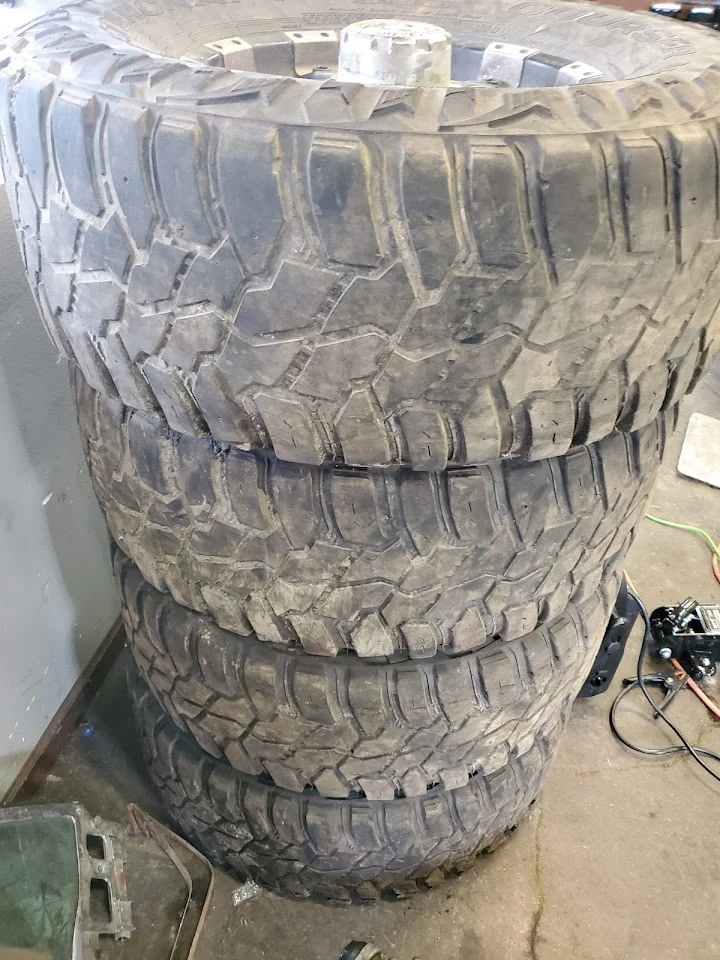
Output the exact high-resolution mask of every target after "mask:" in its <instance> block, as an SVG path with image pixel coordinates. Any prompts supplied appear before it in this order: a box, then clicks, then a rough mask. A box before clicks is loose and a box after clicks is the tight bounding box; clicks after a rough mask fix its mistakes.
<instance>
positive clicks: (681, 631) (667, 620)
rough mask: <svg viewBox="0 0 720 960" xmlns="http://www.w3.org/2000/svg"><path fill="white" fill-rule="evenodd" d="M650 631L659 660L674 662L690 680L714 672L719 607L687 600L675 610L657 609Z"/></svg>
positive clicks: (719, 647) (719, 653)
mask: <svg viewBox="0 0 720 960" xmlns="http://www.w3.org/2000/svg"><path fill="white" fill-rule="evenodd" d="M650 630H651V632H652V636H653V640H654V641H655V650H656V653H657V655H658V656H659V657H660V659H661V660H671V659H674V660H677V661H678V663H679V664H680V666H681V667H682V668H683V670H685V671H686V672H687V673H688V675H689V676H691V677H692V678H693V680H704V679H705V678H706V677H712V676H713V675H714V674H715V672H716V666H715V664H716V662H717V661H718V660H720V604H717V603H712V604H700V603H698V602H697V601H696V600H692V599H691V598H690V597H688V598H687V600H683V602H682V603H680V604H678V605H677V606H676V607H658V608H657V610H654V611H653V612H652V614H651V615H650Z"/></svg>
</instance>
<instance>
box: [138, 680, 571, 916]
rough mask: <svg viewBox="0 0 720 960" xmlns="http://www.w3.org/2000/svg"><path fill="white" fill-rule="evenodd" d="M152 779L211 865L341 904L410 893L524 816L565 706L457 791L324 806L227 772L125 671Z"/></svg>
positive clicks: (495, 840) (489, 845)
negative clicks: (500, 761) (494, 766)
mask: <svg viewBox="0 0 720 960" xmlns="http://www.w3.org/2000/svg"><path fill="white" fill-rule="evenodd" d="M130 692H131V696H132V698H133V701H134V707H135V715H136V717H137V721H138V728H139V732H140V736H141V738H142V742H143V748H144V753H145V756H146V759H147V760H148V764H149V767H150V774H151V776H152V779H153V781H154V783H155V785H156V786H157V788H158V790H159V791H160V794H161V795H162V797H163V799H164V801H165V804H166V806H167V809H168V811H169V813H170V816H171V817H172V818H173V819H174V820H175V822H176V823H177V825H178V826H179V827H180V829H181V831H182V832H183V833H184V834H185V835H186V836H187V838H188V839H189V840H190V842H191V843H192V844H193V845H194V846H196V847H198V849H200V850H202V851H203V852H204V853H206V854H207V855H208V856H209V857H210V859H211V860H213V861H214V862H215V863H216V864H217V865H218V866H220V867H222V868H224V869H226V870H229V871H230V872H231V873H235V874H239V875H240V876H242V877H246V876H249V877H252V879H254V880H256V881H259V882H260V883H262V884H263V885H264V886H266V887H269V888H270V889H271V890H274V891H276V892H278V893H282V894H286V895H289V896H293V897H308V896H311V895H315V896H318V897H323V898H327V899H330V900H337V901H350V900H377V899H380V898H381V897H383V896H389V897H393V896H407V895H409V894H412V893H416V892H418V891H420V890H423V889H427V888H428V887H433V886H437V884H438V883H440V882H441V881H442V880H443V879H444V878H445V877H447V876H448V875H451V874H453V873H460V872H461V871H463V870H466V869H467V868H468V867H470V866H472V864H473V862H474V860H475V858H476V857H477V856H478V855H479V854H480V853H483V852H485V851H488V852H489V851H490V850H492V849H494V848H495V847H496V846H497V845H498V844H499V843H500V842H501V841H502V840H503V839H504V838H505V836H506V835H507V834H508V832H509V831H511V830H512V829H514V827H515V826H516V825H517V823H518V822H519V821H520V820H521V819H522V818H523V817H524V816H525V815H526V813H527V811H528V808H529V807H530V805H531V804H532V802H533V801H534V800H535V799H536V797H537V795H538V793H539V791H540V788H541V786H542V783H543V781H544V779H545V776H546V775H547V771H548V767H549V763H550V761H551V759H552V757H553V755H554V753H555V750H556V747H557V743H558V740H559V737H560V734H561V732H562V729H563V725H564V719H565V717H566V716H567V713H568V712H569V707H570V704H569V703H566V704H564V705H563V710H562V713H561V714H560V715H557V716H556V717H555V718H554V719H553V720H552V721H551V723H550V724H549V725H548V726H547V727H546V728H545V729H544V730H542V731H540V730H538V731H536V733H535V735H534V736H531V737H529V738H528V740H527V741H526V742H525V743H523V744H522V745H519V746H518V749H517V751H516V752H515V753H514V754H513V755H512V756H511V757H510V758H509V759H508V763H507V765H506V766H505V767H502V768H500V769H494V770H492V771H491V772H489V773H488V774H484V773H483V772H482V771H478V772H477V773H476V774H475V776H474V777H472V779H470V780H469V781H468V782H467V783H466V784H465V785H464V786H462V787H459V788H457V789H456V790H442V789H440V788H437V789H435V790H431V791H430V792H429V793H427V794H425V795H424V796H422V797H414V798H411V799H398V800H365V799H358V800H355V799H347V800H329V799H326V798H324V797H320V796H318V794H316V793H314V792H313V791H310V792H306V793H291V792H290V791H288V790H283V789H280V788H279V787H275V786H272V785H270V784H267V783H265V782H263V781H262V780H260V779H256V778H255V777H250V776H248V775H247V774H243V773H240V772H238V771H237V770H234V769H233V768H232V767H231V766H229V765H228V764H226V763H223V762H222V761H219V760H216V759H214V758H213V757H211V756H209V755H208V754H207V753H205V752H204V751H203V750H201V749H200V748H199V747H198V745H197V744H196V743H195V741H194V740H193V739H192V737H189V736H188V735H187V734H186V733H183V732H182V730H179V729H178V728H177V727H176V726H175V724H174V723H173V722H172V720H171V719H170V718H169V717H168V715H167V714H166V713H164V712H163V710H162V709H161V707H160V706H159V704H158V702H157V700H156V699H155V698H154V697H153V695H152V694H151V693H150V691H149V690H148V688H147V686H146V685H145V684H144V683H143V681H142V680H141V679H140V678H139V677H138V676H137V673H135V672H134V671H131V675H130Z"/></svg>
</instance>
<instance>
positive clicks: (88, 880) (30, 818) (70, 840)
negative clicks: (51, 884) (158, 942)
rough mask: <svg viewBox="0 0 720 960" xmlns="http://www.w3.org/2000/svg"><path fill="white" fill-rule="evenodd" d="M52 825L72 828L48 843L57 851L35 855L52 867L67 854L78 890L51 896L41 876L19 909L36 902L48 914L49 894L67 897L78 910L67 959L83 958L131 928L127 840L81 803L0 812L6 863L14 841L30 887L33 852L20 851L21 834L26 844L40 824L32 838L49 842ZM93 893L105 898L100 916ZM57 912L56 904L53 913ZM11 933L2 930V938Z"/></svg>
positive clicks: (123, 832) (124, 935)
mask: <svg viewBox="0 0 720 960" xmlns="http://www.w3.org/2000/svg"><path fill="white" fill-rule="evenodd" d="M53 821H55V822H56V823H58V824H66V825H68V826H69V827H71V829H70V830H67V831H66V830H65V828H64V827H63V828H62V829H61V830H60V831H59V832H58V831H56V832H55V835H54V837H52V841H54V842H55V843H56V846H57V848H58V849H55V850H53V849H47V848H45V847H44V848H43V850H42V851H40V852H39V853H38V856H41V857H43V858H46V859H47V858H50V862H51V863H52V862H54V861H55V862H57V861H59V860H60V859H61V858H63V857H67V856H71V857H72V859H73V863H74V866H75V868H76V872H75V871H74V872H73V877H74V881H76V882H77V889H76V890H67V889H64V890H58V891H55V893H53V891H51V890H48V889H47V884H46V878H45V876H44V875H42V876H39V877H38V878H37V883H36V884H35V886H36V887H37V892H36V894H35V896H32V895H30V894H29V895H28V897H27V899H26V901H25V902H24V903H23V904H22V908H24V909H27V910H31V909H33V907H34V905H35V904H36V903H37V904H39V905H40V906H39V907H38V909H42V910H50V905H49V904H48V902H47V898H48V896H56V897H60V896H62V895H65V894H68V895H71V896H72V897H73V901H72V902H73V904H76V906H75V909H74V921H73V929H72V931H71V936H70V941H71V942H70V943H69V944H68V951H67V954H66V955H67V960H71V958H72V960H82V958H83V957H87V956H88V953H89V952H92V951H96V950H97V949H98V948H99V944H100V937H101V936H112V937H114V938H115V939H116V940H122V939H126V938H127V937H129V936H130V935H131V934H132V932H133V930H134V927H133V922H132V909H131V904H130V901H129V899H128V894H127V885H126V880H125V863H126V852H125V844H124V840H125V838H126V837H127V831H126V830H125V828H124V827H122V826H120V825H119V824H116V823H110V822H107V821H105V820H102V819H101V818H100V817H91V816H90V814H89V813H88V812H87V810H86V809H85V808H84V807H83V806H82V805H81V804H79V803H61V804H48V805H39V806H28V807H9V808H7V809H0V837H4V836H5V835H7V836H6V837H5V843H4V844H3V846H4V850H5V853H4V858H5V861H6V864H7V862H8V857H9V856H10V852H11V850H12V845H13V842H15V843H16V844H17V846H18V848H19V849H20V851H21V854H22V860H23V863H24V864H26V870H25V881H26V885H28V884H29V885H30V887H32V886H33V882H34V880H35V878H34V877H33V876H31V871H29V870H28V869H27V862H28V860H29V858H30V856H31V851H30V850H26V849H24V848H23V846H22V839H21V836H22V834H25V835H26V836H25V840H26V841H27V835H28V832H29V831H31V828H32V826H33V825H35V826H40V827H41V829H40V831H39V832H38V833H37V834H36V837H39V838H40V839H43V840H44V842H45V843H46V844H49V843H50V835H49V830H50V828H51V826H52V822H53ZM42 828H44V829H42ZM63 833H64V836H63ZM46 835H47V836H46ZM65 837H67V839H65ZM68 844H69V845H71V849H70V850H69V851H68V850H67V849H66V847H67V845H68ZM66 883H67V878H66ZM93 890H94V891H95V893H96V894H99V895H100V896H101V897H103V898H104V900H105V908H104V909H103V911H102V915H98V914H97V913H96V912H95V911H94V910H93V908H92V906H91V903H93V902H94V897H93V894H92V891H93ZM9 893H10V891H8V894H9ZM24 893H27V891H24ZM75 898H76V899H75ZM58 902H59V901H58ZM57 909H58V908H57V906H55V911H57ZM51 913H52V911H51ZM10 932H11V931H5V936H6V938H7V937H8V936H9V934H10ZM48 935H49V934H48ZM38 946H40V947H45V946H47V944H41V943H39V944H38ZM63 949H64V947H63Z"/></svg>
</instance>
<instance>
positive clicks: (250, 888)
mask: <svg viewBox="0 0 720 960" xmlns="http://www.w3.org/2000/svg"><path fill="white" fill-rule="evenodd" d="M261 893H262V887H261V886H259V885H258V884H257V883H255V881H254V880H246V881H245V883H244V884H243V885H242V886H241V887H238V888H237V890H233V892H232V902H233V906H234V907H239V906H240V904H241V903H245V901H246V900H254V899H255V897H259V896H260V894H261Z"/></svg>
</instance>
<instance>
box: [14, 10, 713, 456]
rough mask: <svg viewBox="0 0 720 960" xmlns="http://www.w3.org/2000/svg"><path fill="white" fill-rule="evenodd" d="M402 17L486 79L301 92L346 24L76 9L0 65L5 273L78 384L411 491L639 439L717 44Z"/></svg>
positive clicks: (694, 281) (465, 14)
mask: <svg viewBox="0 0 720 960" xmlns="http://www.w3.org/2000/svg"><path fill="white" fill-rule="evenodd" d="M395 6H396V7H397V8H398V9H400V8H401V7H403V4H399V3H398V4H396V5H395ZM404 6H407V8H408V10H409V9H412V15H413V16H414V17H416V18H417V19H426V20H431V21H432V22H434V23H438V24H440V25H442V26H443V27H445V28H446V29H447V30H448V31H449V32H450V33H451V34H452V35H453V40H454V43H455V57H454V63H455V67H454V69H455V76H456V77H460V78H461V79H463V78H468V77H470V78H474V77H477V76H483V75H484V76H489V77H490V79H491V80H494V81H498V80H499V81H500V84H499V85H498V84H497V83H485V84H481V85H480V86H467V85H465V86H463V85H462V84H460V85H457V84H456V85H455V86H451V87H449V88H418V89H407V88H393V87H365V86H363V85H362V84H356V83H347V82H342V83H339V82H337V81H335V80H333V79H332V78H330V79H328V78H327V76H326V75H325V74H324V73H323V70H324V69H325V68H327V67H328V61H330V60H331V59H332V56H333V55H334V56H335V57H337V52H336V49H335V46H334V44H335V40H334V37H335V33H334V31H336V30H338V29H339V28H341V27H342V26H344V25H346V24H348V23H351V22H353V21H356V20H359V19H364V18H366V17H368V16H372V15H373V14H374V13H376V11H374V10H372V9H369V8H368V5H367V3H364V2H360V0H355V2H354V0H338V2H337V3H335V4H333V9H332V12H328V10H327V6H326V4H324V3H322V2H320V0H302V2H300V0H266V2H265V3H263V5H262V16H261V17H258V7H257V5H256V4H255V2H254V0H235V2H229V3H226V2H224V3H219V2H207V3H203V2H194V0H192V2H191V0H142V2H139V0H138V2H137V3H134V2H132V0H129V2H126V3H122V4H117V5H115V6H114V7H113V8H112V9H106V8H105V7H104V6H103V5H102V4H97V3H95V4H94V3H79V4H77V5H74V6H72V7H69V8H67V9H64V10H60V11H57V12H55V13H51V14H49V15H47V16H45V17H42V18H40V19H39V20H37V21H35V22H34V23H32V24H30V25H29V26H27V27H26V28H25V29H24V30H22V31H21V32H20V33H19V34H17V35H15V36H14V37H13V38H11V39H10V40H9V41H7V42H6V46H5V48H4V51H0V66H4V74H3V77H2V82H1V83H2V90H0V98H1V103H0V114H1V115H2V119H1V125H2V131H3V140H4V163H5V171H6V179H7V180H8V185H9V187H10V189H9V193H10V196H11V202H12V203H13V207H14V213H15V216H16V219H17V224H18V229H19V233H20V237H21V243H22V246H23V250H24V254H25V262H26V266H27V270H28V273H29V275H30V279H31V282H32V284H33V286H34V288H35V290H36V292H37V295H38V299H39V302H40V304H41V306H42V310H43V314H44V318H45V321H46V324H47V326H48V328H49V329H50V332H51V334H52V336H53V337H54V339H55V342H56V344H57V345H58V347H59V348H60V349H61V350H62V351H63V352H64V353H65V354H66V355H68V356H70V357H71V358H74V359H75V360H76V361H77V363H78V364H79V366H80V367H81V369H82V371H83V373H84V375H85V377H86V379H87V380H88V382H89V383H90V384H91V385H92V386H93V387H94V388H95V389H98V390H101V391H105V392H107V393H112V394H119V396H120V397H121V398H122V400H123V401H124V402H125V403H126V404H128V405H130V406H132V407H136V408H139V409H143V410H145V411H151V410H153V409H159V408H161V409H162V411H163V413H164V415H165V417H166V418H167V420H168V422H169V423H170V425H171V426H172V427H173V429H175V430H177V431H179V432H183V433H190V434H195V435H197V434H203V433H210V434H211V435H212V436H213V437H215V438H216V439H217V440H220V441H223V442H228V443H233V444H237V445H240V446H243V447H266V448H272V449H274V451H275V453H276V455H277V456H278V457H279V458H281V459H284V460H290V461H295V462H304V463H312V464H321V463H330V462H345V463H347V464H352V465H358V466H376V467H387V466H391V465H396V464H405V465H409V466H411V467H413V468H415V469H419V470H438V469H443V468H444V467H445V466H447V465H448V464H458V465H459V464H481V463H485V462H490V461H493V460H496V459H498V458H499V457H522V458H526V459H531V460H535V459H540V458H545V457H550V456H556V455H561V454H563V453H564V452H565V451H567V450H568V449H569V448H570V447H571V446H573V445H575V444H579V443H587V442H591V441H595V440H597V439H600V438H602V437H604V436H606V435H607V434H609V433H610V432H611V431H612V430H613V429H615V428H616V427H619V428H620V429H622V430H628V431H629V430H635V429H637V428H639V427H642V426H644V425H645V424H647V423H649V422H650V421H651V420H652V419H653V418H654V417H655V416H656V415H657V413H658V411H659V410H660V409H661V408H663V407H668V406H670V405H671V404H673V403H675V402H676V401H677V400H678V399H679V398H680V397H681V396H682V395H683V394H684V393H685V392H686V390H687V389H688V388H689V387H690V386H692V384H693V383H694V382H695V380H696V379H697V378H698V376H699V375H700V374H701V373H702V372H703V371H704V370H705V369H706V367H707V366H708V364H709V362H710V361H711V359H712V358H713V355H714V352H715V350H716V348H717V343H718V339H719V338H720V319H719V318H720V313H719V312H718V304H719V303H720V270H719V269H718V261H719V259H720V242H719V241H718V239H717V237H718V231H717V225H718V196H717V176H716V171H717V166H718V160H717V155H718V128H717V118H718V115H720V70H719V69H718V67H719V66H720V45H719V44H718V42H717V38H716V37H714V36H713V35H711V34H710V33H709V32H707V33H706V32H703V31H702V30H701V29H697V30H694V29H692V28H690V27H688V26H686V25H684V24H678V23H675V22H674V21H672V20H665V19H662V18H657V17H656V18H651V17H650V16H649V15H647V16H646V15H642V14H630V13H625V12H622V11H619V10H617V9H615V8H612V9H602V8H598V7H595V6H588V5H587V4H579V3H570V2H563V3H553V2H546V0H527V2H509V0H482V2H480V0H454V2H452V3H447V4H446V5H444V7H443V13H442V16H439V15H438V8H437V6H433V7H427V8H425V7H423V6H419V5H417V4H412V5H404ZM392 12H393V10H392V8H391V9H390V10H388V9H385V10H384V11H381V13H380V15H382V16H388V15H392ZM402 12H403V11H402V10H400V14H399V15H400V16H402ZM497 41H503V43H504V46H500V47H497V46H495V47H493V48H492V49H491V50H488V49H487V48H488V44H489V43H491V42H497ZM333 51H335V52H334V53H333ZM224 57H225V58H226V59H227V64H226V65H225V66H223V58H224ZM202 60H205V61H206V62H205V63H203V62H200V61H202ZM318 61H321V62H318ZM322 61H325V62H322ZM658 64H661V67H662V72H661V73H657V72H653V71H656V70H657V65H658ZM257 71H260V72H257ZM330 72H332V64H330ZM573 80H579V81H580V82H579V83H578V82H575V83H573V82H570V81H573ZM586 81H587V82H586ZM511 87H514V88H511Z"/></svg>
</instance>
